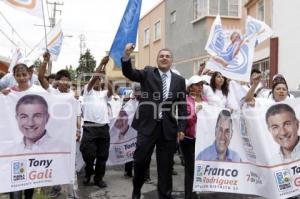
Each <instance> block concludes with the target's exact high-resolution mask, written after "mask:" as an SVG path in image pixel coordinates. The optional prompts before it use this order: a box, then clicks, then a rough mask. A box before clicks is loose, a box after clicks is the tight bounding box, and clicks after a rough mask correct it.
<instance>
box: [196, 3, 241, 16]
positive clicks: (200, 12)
mask: <svg viewBox="0 0 300 199" xmlns="http://www.w3.org/2000/svg"><path fill="white" fill-rule="evenodd" d="M240 1H241V0H194V15H193V17H194V18H193V19H194V20H196V19H199V18H202V17H205V16H208V15H218V14H219V15H221V16H229V17H239V16H240V7H241V3H240Z"/></svg>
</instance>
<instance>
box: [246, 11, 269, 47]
mask: <svg viewBox="0 0 300 199" xmlns="http://www.w3.org/2000/svg"><path fill="white" fill-rule="evenodd" d="M245 30H246V33H245V36H244V37H245V38H247V39H251V38H253V37H256V41H257V44H260V43H261V42H263V41H265V40H266V39H268V38H270V37H271V36H272V34H273V30H272V29H271V28H270V27H269V26H268V25H267V24H266V23H265V22H263V21H260V20H257V19H254V18H253V17H251V16H248V17H247V21H246V27H245Z"/></svg>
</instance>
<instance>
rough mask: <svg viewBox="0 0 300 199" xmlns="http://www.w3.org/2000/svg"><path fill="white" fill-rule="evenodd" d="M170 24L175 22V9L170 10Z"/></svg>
mask: <svg viewBox="0 0 300 199" xmlns="http://www.w3.org/2000/svg"><path fill="white" fill-rule="evenodd" d="M170 21H171V24H174V23H175V22H176V10H175V11H173V12H171V20H170Z"/></svg>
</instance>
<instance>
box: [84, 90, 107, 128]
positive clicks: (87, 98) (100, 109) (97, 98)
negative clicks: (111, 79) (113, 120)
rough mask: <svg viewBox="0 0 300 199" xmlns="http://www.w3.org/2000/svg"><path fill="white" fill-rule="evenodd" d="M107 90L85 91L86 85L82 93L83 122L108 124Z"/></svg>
mask: <svg viewBox="0 0 300 199" xmlns="http://www.w3.org/2000/svg"><path fill="white" fill-rule="evenodd" d="M107 92H108V91H107V90H105V91H96V90H94V89H91V90H90V91H89V92H88V91H87V85H86V86H85V87H84V93H83V104H82V107H83V121H88V122H94V123H97V124H108V123H109V117H108V107H107V103H108V97H107Z"/></svg>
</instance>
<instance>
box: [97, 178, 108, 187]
mask: <svg viewBox="0 0 300 199" xmlns="http://www.w3.org/2000/svg"><path fill="white" fill-rule="evenodd" d="M95 185H96V186H98V187H100V188H105V187H107V184H106V183H105V182H104V181H103V180H98V181H95Z"/></svg>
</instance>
